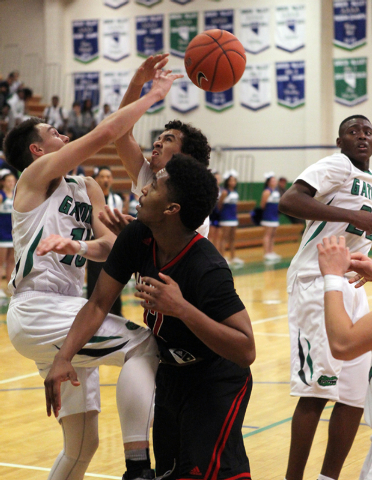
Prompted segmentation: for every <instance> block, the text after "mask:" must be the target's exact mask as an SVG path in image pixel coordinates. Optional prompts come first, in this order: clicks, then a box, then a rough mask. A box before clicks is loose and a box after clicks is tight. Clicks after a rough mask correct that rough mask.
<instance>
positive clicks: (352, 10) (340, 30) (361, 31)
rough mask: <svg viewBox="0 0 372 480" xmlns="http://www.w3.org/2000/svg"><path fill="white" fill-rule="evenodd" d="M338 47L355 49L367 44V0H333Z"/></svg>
mask: <svg viewBox="0 0 372 480" xmlns="http://www.w3.org/2000/svg"><path fill="white" fill-rule="evenodd" d="M333 23H334V39H333V44H334V45H336V47H340V48H344V49H345V50H354V49H356V48H359V47H361V46H363V45H365V44H366V23H367V0H342V1H341V0H333Z"/></svg>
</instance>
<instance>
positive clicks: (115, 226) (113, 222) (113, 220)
mask: <svg viewBox="0 0 372 480" xmlns="http://www.w3.org/2000/svg"><path fill="white" fill-rule="evenodd" d="M98 218H99V219H100V220H101V222H102V223H103V224H104V225H105V226H106V227H107V228H108V229H109V230H111V232H112V233H114V234H115V235H116V236H117V235H119V233H120V232H121V231H122V230H123V228H124V227H125V226H127V225H128V223H130V222H133V220H135V218H134V217H132V215H125V214H124V213H121V212H120V211H119V210H118V209H117V208H114V210H113V211H112V210H111V209H110V207H108V206H107V205H105V210H104V211H103V212H99V213H98Z"/></svg>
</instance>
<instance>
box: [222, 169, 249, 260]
mask: <svg viewBox="0 0 372 480" xmlns="http://www.w3.org/2000/svg"><path fill="white" fill-rule="evenodd" d="M223 178H224V179H225V181H224V184H223V190H222V193H221V195H220V198H219V200H218V203H217V205H218V208H219V210H220V226H221V227H222V240H221V255H224V254H225V249H226V245H227V244H229V250H230V260H228V259H227V258H226V259H225V260H226V261H227V263H228V264H232V265H235V266H236V267H241V266H242V265H243V264H244V261H243V260H242V259H241V258H238V257H236V256H235V234H236V227H237V226H238V225H239V221H238V214H237V203H238V200H239V194H238V192H237V191H236V187H237V184H238V172H236V171H235V170H230V171H228V172H225V174H224V176H223Z"/></svg>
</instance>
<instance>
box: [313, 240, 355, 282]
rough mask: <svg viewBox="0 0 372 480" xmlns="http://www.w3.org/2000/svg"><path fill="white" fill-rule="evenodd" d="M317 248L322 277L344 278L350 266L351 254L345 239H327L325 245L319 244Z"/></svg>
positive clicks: (324, 241)
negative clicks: (337, 276) (336, 276)
mask: <svg viewBox="0 0 372 480" xmlns="http://www.w3.org/2000/svg"><path fill="white" fill-rule="evenodd" d="M317 248H318V259H319V267H320V271H321V273H322V275H340V276H344V275H345V273H346V272H347V271H348V269H349V266H350V252H349V249H348V247H346V242H345V237H342V236H341V237H339V238H337V237H336V236H335V235H332V236H331V237H330V238H327V237H325V238H323V243H318V245H317Z"/></svg>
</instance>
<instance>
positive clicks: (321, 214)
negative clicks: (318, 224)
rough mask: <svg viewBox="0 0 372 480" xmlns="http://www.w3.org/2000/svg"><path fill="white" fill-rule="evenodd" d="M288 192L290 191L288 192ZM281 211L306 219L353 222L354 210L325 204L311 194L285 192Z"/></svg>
mask: <svg viewBox="0 0 372 480" xmlns="http://www.w3.org/2000/svg"><path fill="white" fill-rule="evenodd" d="M287 193H288V192H287ZM279 211H280V212H282V213H285V214H286V215H290V216H292V217H296V218H302V219H304V220H318V221H326V222H341V223H352V220H353V213H354V211H353V210H347V209H345V208H339V207H332V206H331V205H325V204H323V203H321V202H319V201H318V200H316V199H315V198H313V197H311V196H309V195H296V194H289V195H287V194H285V195H283V197H282V198H281V200H280V202H279Z"/></svg>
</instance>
